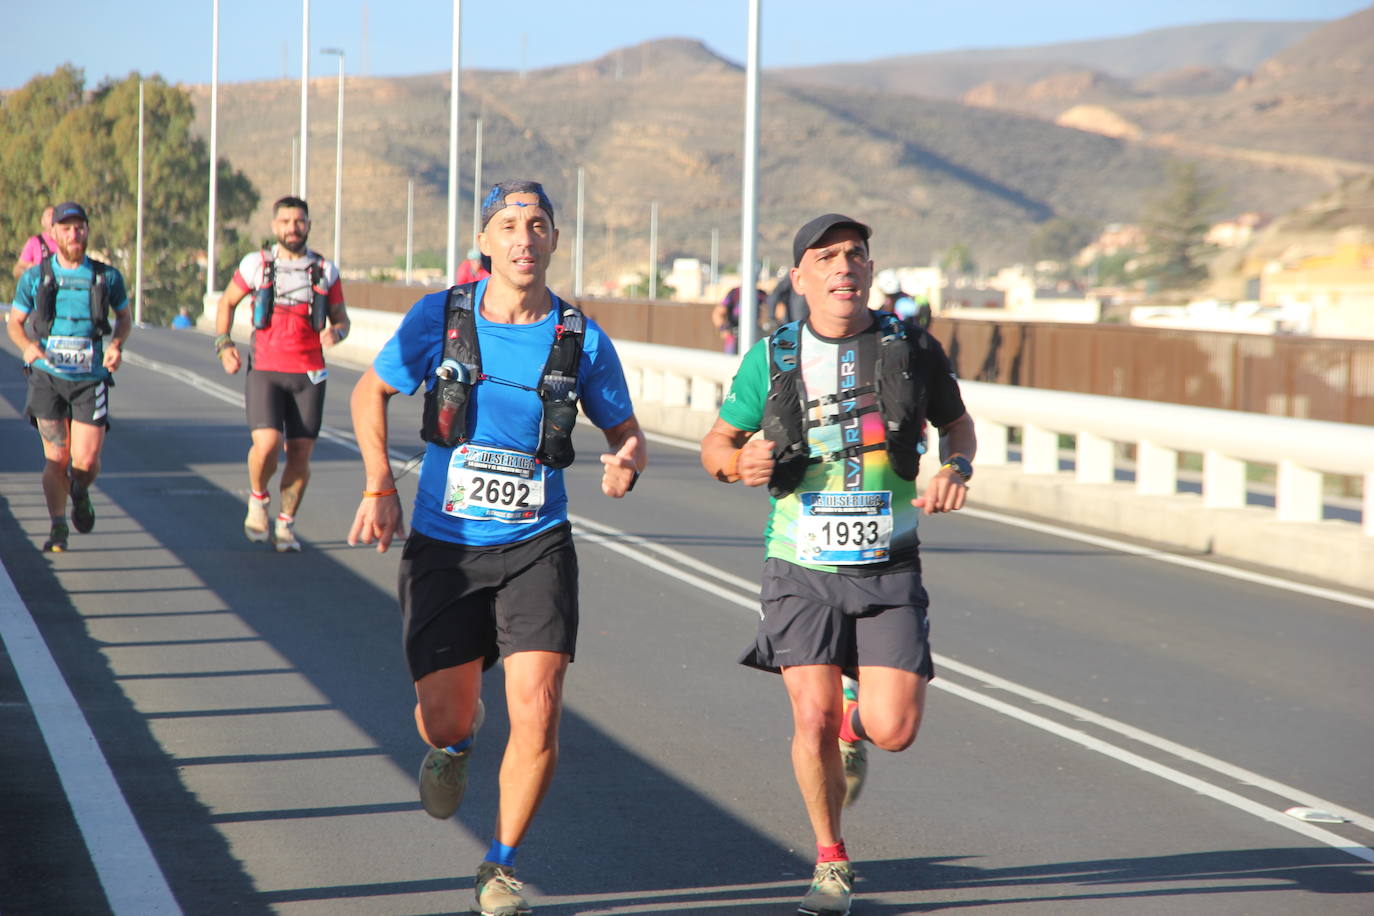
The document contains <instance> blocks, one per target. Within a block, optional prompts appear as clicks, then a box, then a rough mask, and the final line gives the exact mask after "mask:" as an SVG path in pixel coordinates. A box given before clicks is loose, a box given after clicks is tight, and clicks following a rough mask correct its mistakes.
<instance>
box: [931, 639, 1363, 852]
mask: <svg viewBox="0 0 1374 916" xmlns="http://www.w3.org/2000/svg"><path fill="white" fill-rule="evenodd" d="M935 659H936V661H937V662H939V664H940V665H941V666H942V667H944V668H948V669H949V670H951V671H957V672H959V673H960V674H963V675H965V676H967V677H970V678H973V679H975V680H979V681H982V682H983V683H985V684H987V685H988V686H990V687H996V688H997V689H999V690H1005V691H1007V692H1008V693H1014V694H1016V695H1017V696H1020V697H1024V698H1025V699H1027V700H1030V701H1031V702H1032V703H1037V704H1039V705H1041V706H1048V707H1050V708H1052V709H1057V710H1059V711H1060V712H1062V713H1066V714H1067V715H1070V716H1073V717H1074V718H1075V719H1078V720H1080V721H1083V722H1091V723H1092V724H1094V725H1096V726H1099V727H1100V728H1104V729H1107V730H1108V731H1113V732H1116V733H1117V734H1119V735H1123V736H1125V737H1127V738H1131V739H1132V740H1135V741H1139V742H1140V743H1142V744H1147V745H1149V746H1151V747H1153V748H1155V749H1156V750H1160V751H1164V752H1165V753H1168V754H1172V755H1174V756H1175V757H1178V758H1179V759H1181V760H1186V761H1188V762H1189V763H1194V764H1197V765H1198V766H1202V767H1206V768H1207V769H1209V770H1213V771H1215V772H1217V773H1220V774H1222V775H1223V776H1229V777H1231V778H1232V779H1234V780H1236V781H1237V782H1242V783H1246V784H1248V785H1252V786H1254V787H1255V788H1257V789H1263V790H1265V791H1266V792H1269V793H1271V794H1273V795H1277V796H1279V797H1280V798H1285V799H1288V800H1290V801H1293V802H1296V803H1298V804H1300V805H1303V806H1305V807H1309V808H1323V809H1325V810H1327V811H1332V812H1335V813H1337V814H1340V815H1342V816H1344V817H1345V818H1346V819H1347V820H1349V821H1350V822H1351V823H1352V824H1358V825H1359V826H1361V827H1363V828H1365V829H1366V830H1371V831H1374V817H1370V816H1369V815H1367V814H1361V813H1360V812H1358V811H1355V810H1354V809H1352V808H1349V807H1347V806H1345V805H1342V804H1339V803H1337V802H1333V801H1327V800H1326V799H1324V798H1321V797H1320V796H1317V795H1312V794H1310V793H1308V792H1304V791H1303V790H1302V789H1298V788H1295V787H1294V786H1290V785H1287V784H1286V783H1282V782H1278V781H1277V780H1273V779H1269V778H1268V777H1265V776H1261V775H1260V774H1259V773H1255V772H1253V771H1251V770H1247V769H1244V768H1242V767H1238V766H1236V765H1234V764H1231V763H1227V762H1226V761H1224V760H1220V759H1218V758H1216V757H1213V756H1211V755H1210V754H1204V753H1203V752H1202V751H1198V750H1194V749H1193V748H1190V747H1187V746H1185V745H1182V744H1178V743H1176V742H1173V741H1170V740H1169V739H1168V738H1161V737H1160V736H1159V735H1155V734H1151V733H1150V732H1147V731H1145V730H1144V729H1140V728H1136V727H1135V726H1133V725H1127V724H1126V723H1125V722H1121V721H1119V720H1117V719H1113V718H1111V717H1109V716H1104V715H1100V714H1098V713H1095V712H1093V711H1092V710H1090V709H1084V708H1083V707H1082V706H1077V705H1075V704H1073V703H1069V702H1066V701H1064V700H1061V699H1058V698H1057V697H1053V696H1050V695H1049V694H1047V693H1041V692H1040V691H1038V690H1036V689H1034V688H1032V687H1024V686H1022V685H1021V684H1018V683H1016V682H1015V681H1009V680H1007V679H1006V678H1002V677H998V676H997V675H995V674H991V673H989V672H987V671H983V670H982V669H980V668H975V667H973V666H972V665H966V664H964V663H963V662H958V661H955V660H954V659H952V658H948V657H946V656H943V655H939V654H936V655H935ZM932 683H933V684H936V686H939V684H938V681H933V682H932Z"/></svg>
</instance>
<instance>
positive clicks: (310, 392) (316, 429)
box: [243, 367, 326, 439]
mask: <svg viewBox="0 0 1374 916" xmlns="http://www.w3.org/2000/svg"><path fill="white" fill-rule="evenodd" d="M325 384H326V382H325V380H324V379H320V380H319V381H318V382H312V381H310V376H309V375H308V374H306V373H304V372H263V371H261V370H258V369H254V368H252V367H249V369H248V378H247V380H246V381H245V382H244V392H243V399H244V404H245V406H246V407H247V408H248V428H249V429H275V430H279V431H282V433H283V435H285V436H286V438H288V439H318V438H319V435H320V424H321V423H322V422H323V421H324V386H325Z"/></svg>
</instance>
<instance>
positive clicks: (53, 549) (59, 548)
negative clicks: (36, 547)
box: [43, 522, 69, 553]
mask: <svg viewBox="0 0 1374 916" xmlns="http://www.w3.org/2000/svg"><path fill="white" fill-rule="evenodd" d="M68 534H69V531H68V529H67V523H66V522H53V523H52V530H51V531H50V532H48V539H47V540H46V541H44V542H43V552H44V553H66V552H67V536H68Z"/></svg>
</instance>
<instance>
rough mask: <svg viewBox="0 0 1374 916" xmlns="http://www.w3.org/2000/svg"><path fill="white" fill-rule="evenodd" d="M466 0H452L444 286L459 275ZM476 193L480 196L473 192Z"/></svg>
mask: <svg viewBox="0 0 1374 916" xmlns="http://www.w3.org/2000/svg"><path fill="white" fill-rule="evenodd" d="M462 32H463V0H453V74H452V76H450V77H449V100H448V258H447V264H446V267H447V270H448V273H447V274H446V279H445V280H444V282H445V283H452V282H454V277H456V276H457V275H458V96H459V92H460V90H461V87H462V79H461V71H462V66H463V45H462V41H461V37H462ZM473 193H474V194H477V193H480V192H479V191H476V190H474V191H473Z"/></svg>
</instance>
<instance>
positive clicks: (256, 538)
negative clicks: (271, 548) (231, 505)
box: [243, 493, 272, 544]
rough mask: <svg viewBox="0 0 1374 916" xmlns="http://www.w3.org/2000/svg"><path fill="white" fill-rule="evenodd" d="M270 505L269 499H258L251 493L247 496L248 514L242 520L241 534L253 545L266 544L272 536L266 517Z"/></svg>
mask: <svg viewBox="0 0 1374 916" xmlns="http://www.w3.org/2000/svg"><path fill="white" fill-rule="evenodd" d="M271 504H272V501H271V500H270V499H258V498H257V497H255V496H254V495H253V494H252V493H249V494H248V514H247V515H246V516H244V519H243V533H244V534H245V535H247V536H248V540H250V541H252V542H253V543H254V544H266V543H267V541H268V539H269V538H270V537H271V535H272V532H271V527H272V526H271V523H270V522H269V521H268V516H267V507H268V506H270V505H271Z"/></svg>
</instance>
